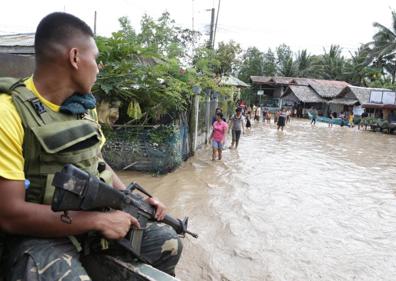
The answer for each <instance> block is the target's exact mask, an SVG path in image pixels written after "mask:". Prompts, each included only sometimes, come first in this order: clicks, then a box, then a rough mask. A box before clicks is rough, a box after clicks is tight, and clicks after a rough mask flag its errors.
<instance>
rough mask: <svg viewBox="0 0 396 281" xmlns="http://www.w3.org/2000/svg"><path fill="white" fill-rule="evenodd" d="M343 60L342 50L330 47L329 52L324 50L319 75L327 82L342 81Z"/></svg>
mask: <svg viewBox="0 0 396 281" xmlns="http://www.w3.org/2000/svg"><path fill="white" fill-rule="evenodd" d="M344 67H345V59H344V57H343V56H342V48H341V47H340V46H338V45H331V46H330V49H329V51H328V52H327V51H326V49H325V50H324V55H322V58H321V68H322V69H321V75H322V77H323V78H324V79H328V80H343V78H344V77H343V72H344Z"/></svg>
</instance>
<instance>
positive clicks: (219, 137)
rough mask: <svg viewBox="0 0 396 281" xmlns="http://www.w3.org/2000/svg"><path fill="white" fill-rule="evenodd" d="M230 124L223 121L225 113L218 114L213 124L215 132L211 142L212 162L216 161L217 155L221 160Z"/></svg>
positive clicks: (210, 139)
mask: <svg viewBox="0 0 396 281" xmlns="http://www.w3.org/2000/svg"><path fill="white" fill-rule="evenodd" d="M227 131H228V124H227V123H226V122H224V121H223V113H221V112H217V113H216V121H215V122H214V123H213V130H212V133H211V134H210V137H209V141H212V148H213V152H212V160H213V161H214V160H215V159H216V155H217V157H218V159H219V160H221V156H222V155H221V154H222V150H223V146H224V143H225V136H226V135H227Z"/></svg>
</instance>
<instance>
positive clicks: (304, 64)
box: [295, 50, 319, 77]
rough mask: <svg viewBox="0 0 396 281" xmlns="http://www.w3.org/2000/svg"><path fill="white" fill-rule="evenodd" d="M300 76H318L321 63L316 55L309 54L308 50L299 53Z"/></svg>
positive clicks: (298, 67)
mask: <svg viewBox="0 0 396 281" xmlns="http://www.w3.org/2000/svg"><path fill="white" fill-rule="evenodd" d="M295 63H296V65H297V76H298V77H317V76H318V74H319V69H318V67H319V65H318V63H317V61H316V60H315V57H314V56H311V55H310V54H308V52H307V50H302V51H299V52H298V53H297V57H296V61H295Z"/></svg>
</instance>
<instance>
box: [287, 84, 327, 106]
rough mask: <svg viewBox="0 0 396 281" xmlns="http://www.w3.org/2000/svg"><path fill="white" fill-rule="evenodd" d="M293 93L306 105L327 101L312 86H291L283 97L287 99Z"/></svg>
mask: <svg viewBox="0 0 396 281" xmlns="http://www.w3.org/2000/svg"><path fill="white" fill-rule="evenodd" d="M292 93H293V94H294V95H295V96H296V97H297V98H298V99H299V100H300V101H302V102H304V103H322V102H323V103H325V102H326V100H324V99H322V98H321V97H320V96H319V95H318V94H317V93H316V92H315V91H314V90H313V89H312V88H311V87H310V86H298V85H290V86H289V88H287V90H286V91H285V94H284V95H283V97H286V96H288V95H290V94H292ZM283 97H282V98H283Z"/></svg>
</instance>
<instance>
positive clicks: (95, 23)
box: [94, 11, 96, 36]
mask: <svg viewBox="0 0 396 281" xmlns="http://www.w3.org/2000/svg"><path fill="white" fill-rule="evenodd" d="M94 35H95V36H96V11H95V15H94Z"/></svg>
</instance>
